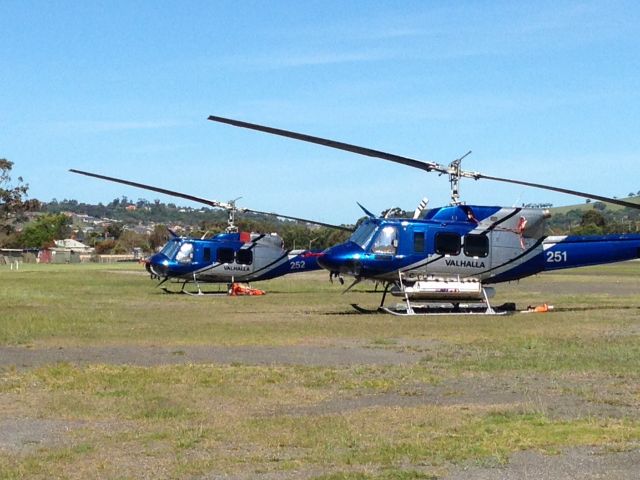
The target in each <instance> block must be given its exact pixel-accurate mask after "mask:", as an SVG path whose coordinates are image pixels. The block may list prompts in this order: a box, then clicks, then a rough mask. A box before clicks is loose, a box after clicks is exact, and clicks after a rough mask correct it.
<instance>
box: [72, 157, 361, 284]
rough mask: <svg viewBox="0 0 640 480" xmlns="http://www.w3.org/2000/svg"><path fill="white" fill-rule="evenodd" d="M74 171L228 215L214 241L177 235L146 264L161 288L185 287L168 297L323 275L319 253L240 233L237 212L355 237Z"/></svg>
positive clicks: (268, 237)
mask: <svg viewBox="0 0 640 480" xmlns="http://www.w3.org/2000/svg"><path fill="white" fill-rule="evenodd" d="M69 171H70V172H73V173H77V174H80V175H86V176H89V177H94V178H98V179H101V180H107V181H110V182H116V183H121V184H124V185H128V186H131V187H136V188H141V189H145V190H150V191H153V192H158V193H162V194H165V195H170V196H174V197H178V198H184V199H186V200H190V201H193V202H198V203H202V204H204V205H208V206H210V207H214V208H220V209H223V210H225V211H226V212H227V227H226V229H225V232H223V233H219V234H217V235H214V236H213V237H209V238H204V237H203V238H190V237H180V236H178V235H176V234H174V233H173V232H171V234H172V238H170V239H169V241H168V242H167V243H166V244H165V245H164V247H163V248H162V249H161V250H160V252H158V253H156V254H154V255H152V256H151V257H149V258H148V259H147V261H146V262H145V266H146V269H147V271H148V272H149V274H150V275H151V277H152V278H155V279H159V280H160V282H159V284H158V286H163V285H164V284H165V283H166V282H167V281H171V282H173V283H179V284H181V287H180V290H179V291H178V292H174V291H172V290H169V289H168V288H167V287H166V286H163V288H164V290H165V291H166V292H168V293H187V294H195V295H204V294H205V293H206V292H204V291H203V290H202V288H201V284H206V283H217V284H226V285H227V286H228V287H229V289H228V293H233V294H235V293H237V292H240V293H248V294H252V293H255V292H259V291H258V290H257V289H252V288H250V287H244V286H241V285H240V284H246V283H249V282H255V281H259V280H268V279H271V278H276V277H280V276H282V275H287V274H289V273H301V272H308V271H312V270H319V269H320V268H321V267H320V265H319V264H318V258H319V257H320V255H321V253H320V252H313V251H310V250H301V249H299V250H287V249H285V247H284V242H283V240H282V238H281V237H280V236H279V235H278V234H276V233H269V234H265V233H255V232H241V231H239V230H238V227H237V226H236V225H235V215H236V213H244V212H250V213H256V214H262V215H270V216H274V217H279V218H285V219H288V220H295V221H299V222H304V223H307V224H313V225H319V226H323V227H329V228H334V229H339V230H346V231H350V232H352V231H353V229H352V228H349V227H345V226H339V225H331V224H328V223H323V222H318V221H315V220H307V219H304V218H299V217H292V216H289V215H281V214H278V213H273V212H262V211H259V210H252V209H249V208H245V207H238V206H236V201H235V200H233V201H230V202H218V201H215V200H208V199H205V198H201V197H196V196H194V195H189V194H185V193H180V192H176V191H174V190H167V189H164V188H159V187H154V186H152V185H146V184H143V183H138V182H132V181H129V180H123V179H121V178H115V177H109V176H106V175H99V174H97V173H90V172H85V171H82V170H75V169H71V170H69ZM191 283H193V284H195V286H196V288H197V290H196V291H195V292H192V291H190V290H187V289H186V286H187V285H188V284H191Z"/></svg>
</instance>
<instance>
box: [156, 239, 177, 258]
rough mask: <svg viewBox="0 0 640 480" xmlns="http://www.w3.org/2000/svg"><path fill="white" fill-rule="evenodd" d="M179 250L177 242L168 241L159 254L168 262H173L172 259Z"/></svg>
mask: <svg viewBox="0 0 640 480" xmlns="http://www.w3.org/2000/svg"><path fill="white" fill-rule="evenodd" d="M179 248H180V242H179V241H178V240H169V241H168V242H167V243H166V244H165V246H164V247H162V250H160V253H162V254H163V255H165V256H166V257H167V258H168V259H169V260H173V257H174V255H175V254H176V252H177V251H178V249H179Z"/></svg>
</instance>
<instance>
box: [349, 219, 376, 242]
mask: <svg viewBox="0 0 640 480" xmlns="http://www.w3.org/2000/svg"><path fill="white" fill-rule="evenodd" d="M375 231H376V225H375V224H374V223H369V222H367V221H365V222H364V223H362V224H361V225H360V226H359V227H358V228H357V229H356V231H355V232H353V234H352V235H351V237H350V238H349V240H350V241H352V242H354V243H357V244H358V245H360V246H361V247H362V248H365V247H366V246H367V244H368V243H369V241H370V240H371V237H372V236H373V234H374V233H375Z"/></svg>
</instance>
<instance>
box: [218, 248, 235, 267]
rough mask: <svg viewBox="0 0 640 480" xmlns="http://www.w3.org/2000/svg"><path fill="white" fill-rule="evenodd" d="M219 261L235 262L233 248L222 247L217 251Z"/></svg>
mask: <svg viewBox="0 0 640 480" xmlns="http://www.w3.org/2000/svg"><path fill="white" fill-rule="evenodd" d="M217 260H218V263H233V248H226V247H222V248H219V249H218V252H217Z"/></svg>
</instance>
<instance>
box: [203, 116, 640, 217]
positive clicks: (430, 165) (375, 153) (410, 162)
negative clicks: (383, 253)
mask: <svg viewBox="0 0 640 480" xmlns="http://www.w3.org/2000/svg"><path fill="white" fill-rule="evenodd" d="M209 120H211V121H214V122H219V123H226V124H228V125H233V126H236V127H241V128H248V129H251V130H257V131H260V132H265V133H271V134H273V135H280V136H282V137H288V138H293V139H295V140H302V141H303V142H310V143H315V144H318V145H324V146H326V147H331V148H337V149H339V150H345V151H347V152H352V153H357V154H359V155H366V156H369V157H375V158H381V159H383V160H389V161H391V162H395V163H400V164H402V165H407V166H409V167H413V168H417V169H420V170H424V171H426V172H438V173H441V174H447V175H452V176H453V177H458V178H459V177H465V178H473V179H475V180H479V179H486V180H494V181H497V182H505V183H513V184H517V185H524V186H527V187H533V188H540V189H543V190H551V191H554V192H560V193H566V194H568V195H575V196H578V197H582V198H590V199H592V200H599V201H601V202H606V203H612V204H615V205H620V206H623V207H629V208H635V209H640V204H636V203H631V202H627V201H624V200H619V199H616V198H610V197H604V196H602V195H596V194H594V193H588V192H580V191H578V190H570V189H568V188H561V187H554V186H551V185H544V184H541V183H534V182H525V181H522V180H513V179H509V178H502V177H494V176H492V175H485V174H482V173H479V172H472V171H466V170H462V169H460V168H459V165H458V166H457V167H458V168H456V167H455V166H444V165H440V164H438V163H434V162H423V161H421V160H416V159H413V158H409V157H403V156H400V155H395V154H392V153H386V152H382V151H379V150H373V149H370V148H365V147H359V146H357V145H351V144H348V143H343V142H337V141H335V140H329V139H326V138H321V137H314V136H312V135H306V134H303V133H296V132H292V131H289V130H282V129H278V128H273V127H267V126H264V125H258V124H255V123H248V122H243V121H240V120H234V119H230V118H224V117H218V116H214V115H210V116H209ZM463 158H464V157H463Z"/></svg>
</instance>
